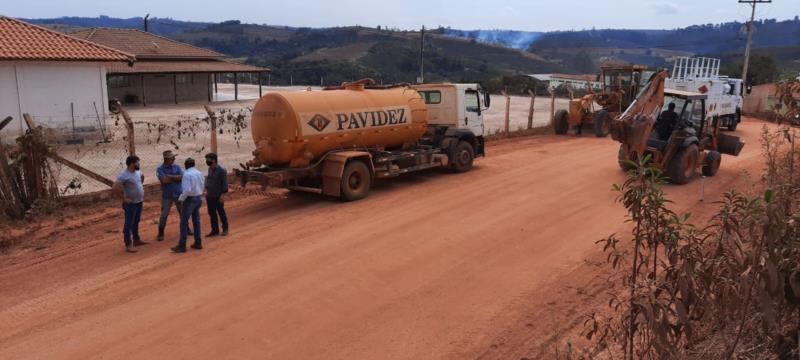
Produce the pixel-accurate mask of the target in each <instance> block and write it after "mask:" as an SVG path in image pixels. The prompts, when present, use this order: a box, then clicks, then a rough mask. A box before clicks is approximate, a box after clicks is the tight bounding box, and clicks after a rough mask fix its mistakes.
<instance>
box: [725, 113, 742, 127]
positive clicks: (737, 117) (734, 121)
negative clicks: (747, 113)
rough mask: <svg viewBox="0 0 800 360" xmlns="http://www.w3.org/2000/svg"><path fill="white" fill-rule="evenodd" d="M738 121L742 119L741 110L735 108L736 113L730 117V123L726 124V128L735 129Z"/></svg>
mask: <svg viewBox="0 0 800 360" xmlns="http://www.w3.org/2000/svg"><path fill="white" fill-rule="evenodd" d="M740 121H742V111H741V110H739V109H736V114H735V115H733V116H732V117H731V123H730V124H728V130H730V131H736V127H738V126H739V122H740Z"/></svg>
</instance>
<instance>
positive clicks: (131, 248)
mask: <svg viewBox="0 0 800 360" xmlns="http://www.w3.org/2000/svg"><path fill="white" fill-rule="evenodd" d="M125 251H127V252H129V253H135V252H137V251H139V250H136V247H135V246H133V244H131V245H128V246H126V247H125Z"/></svg>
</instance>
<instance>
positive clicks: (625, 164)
mask: <svg viewBox="0 0 800 360" xmlns="http://www.w3.org/2000/svg"><path fill="white" fill-rule="evenodd" d="M617 160H618V161H619V167H620V169H622V171H624V172H628V171H631V170H633V168H634V166H633V165H631V164H629V163H628V162H627V161H626V159H625V145H623V144H619V154H618V155H617Z"/></svg>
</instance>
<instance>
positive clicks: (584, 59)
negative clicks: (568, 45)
mask: <svg viewBox="0 0 800 360" xmlns="http://www.w3.org/2000/svg"><path fill="white" fill-rule="evenodd" d="M572 68H573V69H575V71H577V72H580V73H584V74H592V73H595V72H597V68H596V67H595V65H594V61H592V58H591V57H590V56H589V54H588V53H587V52H586V51H581V52H579V53H578V54H577V55H575V58H573V59H572Z"/></svg>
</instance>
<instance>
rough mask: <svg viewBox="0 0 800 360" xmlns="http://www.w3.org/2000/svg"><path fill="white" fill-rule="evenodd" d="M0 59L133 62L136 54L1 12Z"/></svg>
mask: <svg viewBox="0 0 800 360" xmlns="http://www.w3.org/2000/svg"><path fill="white" fill-rule="evenodd" d="M0 60H47V61H70V60H72V61H129V60H133V55H131V54H129V53H126V52H123V51H118V50H114V49H111V48H108V47H105V46H102V45H98V44H94V43H92V42H89V41H85V40H81V39H78V38H74V37H72V36H69V35H65V34H62V33H59V32H56V31H52V30H49V29H45V28H43V27H39V26H36V25H32V24H28V23H26V22H23V21H19V20H17V19H12V18H10V17H6V16H2V15H0Z"/></svg>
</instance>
